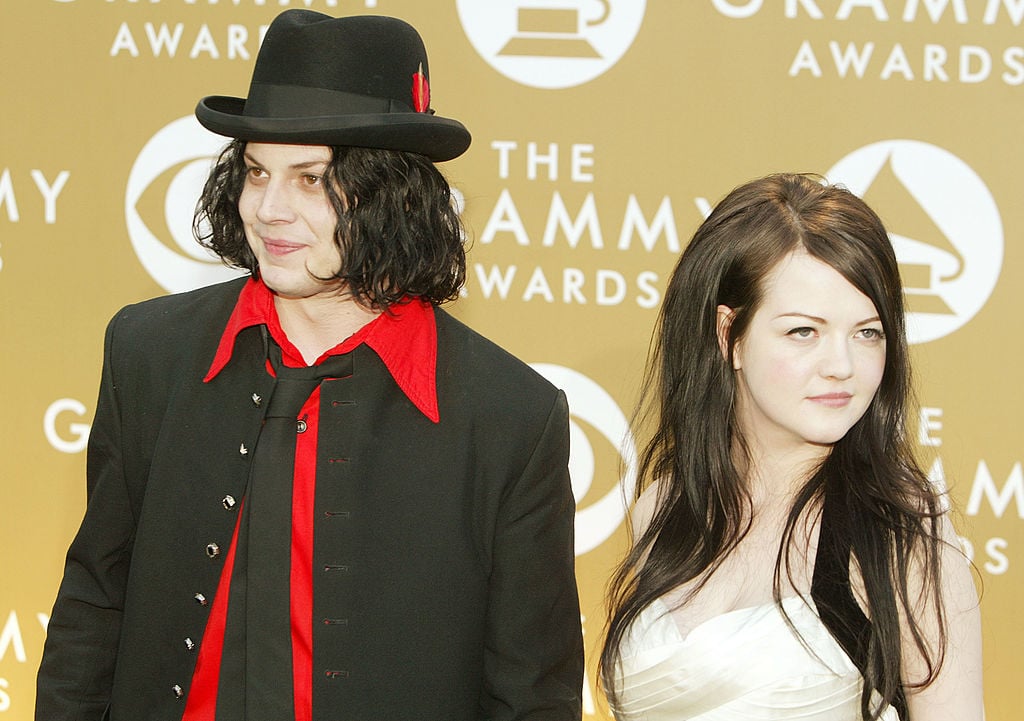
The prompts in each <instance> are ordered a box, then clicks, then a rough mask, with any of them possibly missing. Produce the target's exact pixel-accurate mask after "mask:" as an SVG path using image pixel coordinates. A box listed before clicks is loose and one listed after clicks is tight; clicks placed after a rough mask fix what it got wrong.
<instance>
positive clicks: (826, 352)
mask: <svg viewBox="0 0 1024 721" xmlns="http://www.w3.org/2000/svg"><path fill="white" fill-rule="evenodd" d="M763 283H764V289H763V290H764V292H763V298H762V304H761V306H760V308H758V309H757V311H756V312H755V313H754V316H753V318H752V319H751V322H750V324H749V326H748V327H747V331H746V333H745V334H744V336H743V337H742V338H740V339H739V340H738V341H737V342H736V344H735V348H734V355H733V368H734V370H735V371H736V380H737V398H736V414H737V419H738V422H739V427H740V430H741V431H742V433H743V434H744V437H745V438H746V440H747V442H748V443H749V444H750V447H751V449H752V450H755V451H760V452H762V453H770V454H773V455H774V454H778V453H786V452H789V451H791V450H793V451H798V452H802V451H807V450H812V451H814V450H817V448H820V452H824V450H825V448H826V447H828V446H830V445H831V444H833V443H835V442H836V441H838V440H839V439H841V438H842V437H843V436H845V435H846V433H847V431H849V430H850V428H851V427H852V426H853V425H854V424H855V423H856V422H857V421H858V420H859V419H860V417H861V416H862V415H864V411H865V410H867V407H868V405H869V404H870V403H871V399H872V398H874V395H875V392H876V391H877V390H878V386H879V383H881V381H882V373H883V370H884V366H885V336H884V335H883V333H882V324H881V322H880V320H879V317H878V311H877V310H876V309H875V306H874V304H873V303H872V302H871V301H870V300H869V299H868V297H867V296H865V295H864V294H863V293H861V292H860V291H859V290H857V289H856V288H855V287H854V286H853V285H851V284H850V283H849V282H848V281H847V280H846V279H845V278H843V276H842V275H840V274H839V273H838V272H837V271H836V270H834V269H833V268H832V267H830V266H829V265H826V264H825V263H823V262H821V261H820V260H817V259H816V258H813V257H812V256H810V255H809V254H808V253H807V252H806V251H804V250H798V251H794V252H792V253H790V254H789V255H787V256H786V257H785V258H783V259H782V260H781V261H780V262H779V263H778V265H776V266H775V268H773V269H772V270H771V272H769V273H768V275H767V276H766V277H765V279H764V281H763ZM731 316H732V311H731V310H730V309H729V308H727V307H726V306H719V308H718V317H719V333H720V335H721V334H723V333H724V332H727V330H728V324H729V322H730V321H731ZM723 337H724V336H723ZM815 447H817V448H815Z"/></svg>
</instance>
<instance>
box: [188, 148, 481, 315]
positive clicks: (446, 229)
mask: <svg viewBox="0 0 1024 721" xmlns="http://www.w3.org/2000/svg"><path fill="white" fill-rule="evenodd" d="M245 146H246V142H245V141H243V140H234V141H232V142H231V143H230V144H228V146H227V147H226V148H225V149H224V150H223V152H222V153H221V154H220V157H219V158H218V160H217V163H216V164H215V165H214V167H213V169H212V170H211V171H210V176H209V177H208V178H207V180H206V185H205V187H204V188H203V194H202V196H201V197H200V199H199V203H198V205H197V206H196V216H195V222H194V224H193V232H194V233H195V236H196V239H197V240H198V241H199V243H200V244H201V245H203V246H204V247H206V248H209V249H210V250H212V251H213V252H214V253H216V254H217V255H219V256H220V257H221V259H222V260H223V261H224V263H226V264H227V265H229V266H233V267H236V268H245V269H248V270H249V271H250V272H251V273H252V274H253V276H254V277H258V276H259V264H258V263H257V261H256V258H255V256H254V255H253V253H252V251H251V250H250V248H249V243H248V242H247V241H246V238H245V230H244V227H243V224H242V219H241V217H240V215H239V213H238V199H239V197H240V196H241V193H242V187H243V185H244V184H245V175H246V164H245V159H244V154H245ZM331 151H332V160H331V162H330V164H329V166H328V168H327V171H326V173H325V178H324V181H325V182H324V187H325V189H326V193H327V197H328V199H329V200H330V203H331V205H332V206H333V207H334V210H335V212H336V213H337V216H338V226H337V228H336V229H335V235H334V240H335V242H336V243H337V245H338V248H339V249H340V251H341V259H342V260H341V267H340V268H339V269H338V272H337V273H335V274H334V275H333V276H331V277H330V278H322V280H324V281H330V280H334V279H337V280H340V281H341V282H342V283H343V284H344V285H345V286H346V288H347V289H348V291H349V293H351V295H352V297H353V298H355V299H356V300H358V301H359V302H361V303H363V304H364V305H367V306H369V307H372V308H377V309H386V308H387V307H388V306H390V305H391V304H393V303H397V302H400V301H401V300H402V299H403V298H405V297H407V296H412V297H418V298H422V299H423V300H426V301H429V302H431V303H435V304H440V303H444V302H446V301H450V300H454V299H455V298H457V297H458V295H459V290H460V289H461V288H462V285H463V283H464V282H465V278H466V250H465V244H464V238H465V234H464V231H463V227H462V221H461V219H460V218H459V214H458V212H457V210H456V209H455V207H454V206H453V204H452V197H451V188H450V187H449V185H448V181H446V180H445V178H444V176H443V175H442V174H441V172H440V171H439V170H438V169H437V168H436V167H435V166H434V164H433V163H432V162H431V161H430V160H429V159H428V158H427V157H426V156H423V155H419V154H417V153H407V152H401V151H394V150H377V149H369V148H354V147H348V146H335V147H332V148H331Z"/></svg>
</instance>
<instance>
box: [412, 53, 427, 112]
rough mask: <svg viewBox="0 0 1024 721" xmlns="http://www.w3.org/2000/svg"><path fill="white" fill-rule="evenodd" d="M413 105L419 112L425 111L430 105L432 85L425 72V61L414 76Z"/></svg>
mask: <svg viewBox="0 0 1024 721" xmlns="http://www.w3.org/2000/svg"><path fill="white" fill-rule="evenodd" d="M412 107H413V110H415V111H416V112H417V113H425V112H427V108H429V107H430V85H428V84H427V76H426V75H424V74H423V63H420V67H419V69H418V70H417V71H416V72H415V73H414V74H413V76H412Z"/></svg>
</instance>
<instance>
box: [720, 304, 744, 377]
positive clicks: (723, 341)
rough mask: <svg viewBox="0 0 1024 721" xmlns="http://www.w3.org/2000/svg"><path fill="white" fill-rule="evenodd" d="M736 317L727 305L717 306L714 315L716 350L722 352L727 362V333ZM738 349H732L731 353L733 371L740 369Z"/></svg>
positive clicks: (734, 312)
mask: <svg viewBox="0 0 1024 721" xmlns="http://www.w3.org/2000/svg"><path fill="white" fill-rule="evenodd" d="M735 317H736V311H734V310H733V309H732V308H730V307H729V306H727V305H719V306H718V309H717V313H716V320H715V328H716V330H717V332H718V349H719V350H720V351H721V352H722V357H723V358H724V359H725V360H726V361H728V360H729V333H730V331H731V330H732V321H733V319H734V318H735ZM738 350H739V349H738V348H737V347H735V346H734V347H733V352H732V368H733V370H737V371H738V370H739V369H740V359H739V353H738Z"/></svg>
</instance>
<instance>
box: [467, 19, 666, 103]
mask: <svg viewBox="0 0 1024 721" xmlns="http://www.w3.org/2000/svg"><path fill="white" fill-rule="evenodd" d="M456 5H457V7H458V11H459V20H460V21H461V22H462V27H463V29H464V30H465V32H466V36H467V37H468V38H469V41H470V43H472V45H473V47H474V48H475V49H476V51H477V52H478V53H479V54H480V57H482V58H483V59H484V60H486V61H487V62H488V64H490V65H491V67H493V68H494V69H495V70H497V71H498V72H499V73H501V74H502V75H504V76H505V77H507V78H509V79H511V80H514V81H516V82H518V83H522V84H523V85H529V86H530V87H534V88H548V89H557V88H568V87H572V86H575V85H582V84H583V83H586V82H589V81H591V80H593V79H594V78H596V77H597V76H599V75H601V74H602V73H603V72H605V71H606V70H608V68H610V67H612V66H613V65H615V63H617V62H618V61H619V59H620V58H622V56H623V55H624V54H625V53H626V51H627V50H628V49H629V47H630V45H632V44H633V40H634V39H635V38H636V35H637V33H638V32H639V30H640V25H641V23H642V22H643V19H644V9H645V5H646V3H645V0H457V2H456Z"/></svg>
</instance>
